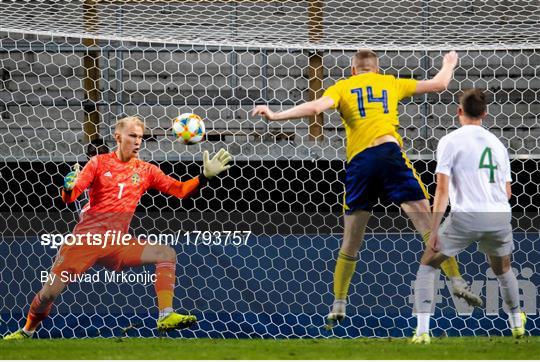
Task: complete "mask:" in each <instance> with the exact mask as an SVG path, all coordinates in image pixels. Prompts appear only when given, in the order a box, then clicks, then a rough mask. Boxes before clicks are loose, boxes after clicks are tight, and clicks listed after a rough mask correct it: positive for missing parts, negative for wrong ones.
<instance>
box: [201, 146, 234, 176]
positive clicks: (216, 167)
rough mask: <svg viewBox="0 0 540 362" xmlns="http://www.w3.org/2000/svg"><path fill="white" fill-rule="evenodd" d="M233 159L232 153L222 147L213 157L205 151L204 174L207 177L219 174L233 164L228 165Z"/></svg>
mask: <svg viewBox="0 0 540 362" xmlns="http://www.w3.org/2000/svg"><path fill="white" fill-rule="evenodd" d="M231 160H232V157H231V154H230V153H229V152H227V151H225V149H223V148H222V149H220V150H219V151H218V153H216V155H215V156H214V157H212V159H210V158H209V155H208V151H204V153H203V175H204V177H206V178H207V179H209V180H210V179H211V178H213V177H214V176H217V175H219V174H220V173H221V172H223V171H225V170H228V169H229V168H230V167H231V165H227V164H228V163H229V162H230V161H231Z"/></svg>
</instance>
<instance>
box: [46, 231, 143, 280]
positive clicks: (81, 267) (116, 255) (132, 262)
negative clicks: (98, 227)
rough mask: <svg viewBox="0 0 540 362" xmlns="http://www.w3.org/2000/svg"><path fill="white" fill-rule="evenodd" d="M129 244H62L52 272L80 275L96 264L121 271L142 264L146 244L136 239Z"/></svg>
mask: <svg viewBox="0 0 540 362" xmlns="http://www.w3.org/2000/svg"><path fill="white" fill-rule="evenodd" d="M127 244H129V245H107V246H105V247H104V248H103V247H102V246H101V245H62V247H61V248H60V250H59V251H58V254H57V256H56V260H55V262H54V264H53V266H52V268H51V273H53V274H55V275H62V272H66V273H68V274H70V275H72V274H73V275H79V274H82V273H84V272H86V271H87V270H88V269H90V268H91V267H92V266H94V265H96V264H97V265H101V266H104V267H106V268H107V269H110V270H114V271H120V270H122V269H124V268H128V267H133V266H139V265H141V255H142V253H143V250H144V248H145V247H146V245H144V244H143V243H140V242H139V241H138V240H136V239H131V240H129V241H128V242H127Z"/></svg>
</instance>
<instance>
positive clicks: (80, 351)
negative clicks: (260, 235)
mask: <svg viewBox="0 0 540 362" xmlns="http://www.w3.org/2000/svg"><path fill="white" fill-rule="evenodd" d="M408 341H409V340H408V339H368V338H360V339H308V340H300V339H296V340H294V339H293V340H267V339H258V340H253V339H241V340H234V339H225V340H223V339H213V340H212V339H168V338H163V339H160V338H123V339H118V338H117V339H102V338H96V339H50V340H37V339H33V340H26V341H2V340H0V358H1V359H538V356H540V337H529V338H525V339H523V340H519V341H516V340H514V339H512V338H511V337H493V338H488V337H463V338H442V339H438V338H434V339H432V342H431V344H430V345H412V344H409V342H408Z"/></svg>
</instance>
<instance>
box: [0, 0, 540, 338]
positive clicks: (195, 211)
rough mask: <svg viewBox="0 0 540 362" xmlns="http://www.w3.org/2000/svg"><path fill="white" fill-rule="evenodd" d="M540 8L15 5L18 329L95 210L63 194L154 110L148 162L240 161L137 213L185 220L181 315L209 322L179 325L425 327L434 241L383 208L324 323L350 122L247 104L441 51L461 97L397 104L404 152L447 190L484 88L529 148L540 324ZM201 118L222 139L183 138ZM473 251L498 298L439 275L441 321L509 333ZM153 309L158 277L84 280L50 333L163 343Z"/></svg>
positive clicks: (411, 64) (8, 254)
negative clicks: (65, 244)
mask: <svg viewBox="0 0 540 362" xmlns="http://www.w3.org/2000/svg"><path fill="white" fill-rule="evenodd" d="M539 11H540V9H539V6H538V4H537V3H535V2H529V1H512V2H510V1H458V2H455V1H454V2H451V1H429V2H428V1H399V2H398V1H395V2H392V1H385V2H382V1H381V2H362V1H356V2H350V3H349V2H338V1H294V2H293V1H289V2H287V1H285V2H281V1H280V2H277V1H276V2H262V1H261V2H257V1H236V2H229V1H192V2H176V1H129V2H121V1H3V2H2V6H1V7H0V16H1V17H2V24H1V28H0V79H1V81H0V140H1V142H0V173H1V175H2V177H0V190H1V191H0V196H1V197H0V211H1V215H2V218H1V219H0V229H1V230H2V231H1V233H2V241H1V242H0V273H1V275H2V278H1V279H0V300H1V301H2V303H1V304H0V305H1V306H2V307H1V309H0V314H1V318H2V321H3V322H4V323H2V324H1V325H0V334H5V333H6V332H7V331H8V330H10V331H13V330H15V329H17V328H18V326H20V324H21V321H22V320H23V319H24V317H25V313H26V312H27V310H28V309H27V308H28V304H29V302H30V300H31V298H32V296H33V294H32V293H33V292H34V291H37V290H38V289H39V287H40V282H39V273H40V272H41V271H43V270H48V269H49V268H50V265H51V264H52V260H53V259H52V258H53V257H54V255H55V252H56V250H55V249H52V248H50V247H48V246H43V245H41V244H40V243H39V241H38V239H37V236H39V235H41V234H43V233H51V232H58V233H65V232H68V231H70V229H71V228H72V226H73V224H74V222H75V220H76V218H77V208H76V207H75V206H69V207H66V206H65V205H63V204H62V203H61V201H60V200H59V197H58V187H59V185H61V184H62V180H63V176H64V175H65V174H66V173H67V172H68V171H69V169H70V166H71V165H72V164H73V163H74V162H76V161H78V162H81V163H84V162H85V161H86V160H87V159H88V155H89V154H91V153H95V152H97V151H98V149H100V148H103V147H107V148H110V149H112V148H113V147H114V145H115V142H114V138H113V136H112V127H113V125H114V123H115V122H116V120H117V119H118V118H120V117H123V116H125V115H139V116H141V117H142V118H143V119H144V121H145V123H146V126H147V130H146V132H145V145H144V148H143V150H142V151H141V158H142V159H144V160H147V161H150V162H153V163H156V164H158V165H159V166H160V167H161V168H162V169H163V170H164V171H165V172H166V173H167V174H171V175H173V176H175V177H177V178H181V179H186V178H189V177H193V176H196V175H197V174H199V173H200V170H201V159H202V151H204V150H209V151H210V152H212V153H213V152H216V151H217V150H219V149H220V148H222V147H224V148H227V149H228V150H229V152H231V153H232V154H233V156H234V159H235V164H234V167H233V168H231V170H230V171H229V173H228V175H227V176H225V177H223V178H221V179H220V180H219V181H217V184H215V185H213V186H212V187H211V188H206V189H204V190H203V191H202V193H201V195H200V196H198V197H196V198H194V199H188V200H182V201H179V200H177V199H173V198H168V197H165V196H163V195H160V194H156V193H149V194H147V195H145V196H144V197H143V199H142V200H141V205H140V207H139V208H138V210H137V214H136V217H135V218H134V220H133V223H132V229H133V233H134V234H140V233H146V234H148V233H151V232H155V233H175V232H177V231H178V230H181V238H180V240H179V241H178V242H177V244H176V245H174V248H175V249H176V250H177V252H178V255H179V256H178V267H177V282H178V285H179V287H178V288H177V289H176V294H175V307H177V308H178V309H179V310H188V311H192V312H194V313H196V314H197V315H198V317H199V319H200V320H201V322H200V323H199V325H198V326H197V327H196V328H195V329H192V330H189V331H183V332H181V334H180V335H182V336H186V337H192V336H200V337H205V336H210V337H260V336H263V337H321V336H322V337H326V336H338V337H355V336H399V337H403V336H408V335H410V334H411V333H412V329H413V327H414V323H415V322H414V319H413V318H412V299H410V294H411V283H412V281H413V280H414V275H415V273H416V268H417V265H418V264H417V261H418V258H419V255H420V252H421V249H422V243H421V241H420V238H419V236H418V235H415V234H413V233H412V229H411V227H410V226H411V225H409V224H408V222H407V219H406V217H405V216H404V215H401V214H400V213H399V209H398V208H397V207H396V206H395V205H378V206H377V208H376V212H375V216H374V217H372V219H371V221H370V224H369V230H368V237H367V241H366V246H365V247H364V248H363V250H362V251H361V254H360V260H361V263H359V269H358V273H357V274H356V275H355V277H354V278H353V282H352V285H353V286H352V290H351V295H350V307H349V309H348V314H349V315H350V316H351V318H350V319H349V320H347V321H346V322H345V324H343V325H341V326H338V327H337V328H335V329H334V330H333V331H331V332H328V331H326V330H324V329H323V328H321V326H322V325H323V324H324V321H323V317H324V316H325V315H326V313H327V312H328V306H329V305H330V304H331V302H332V293H331V283H332V272H331V271H332V270H333V268H334V263H335V261H334V258H335V255H336V253H337V249H338V248H339V243H340V240H341V233H342V232H343V229H342V225H341V223H340V217H341V216H340V213H341V201H342V197H343V186H342V184H341V182H340V181H341V180H342V179H343V176H344V172H343V170H344V159H345V148H344V129H343V127H342V125H341V120H340V118H339V114H337V113H335V112H334V113H327V114H325V115H324V117H323V118H322V120H319V121H320V123H319V125H320V126H319V128H318V127H317V124H315V123H314V122H313V121H312V120H311V121H310V120H304V121H294V122H284V123H281V122H278V123H267V122H265V121H262V120H260V119H255V118H253V117H251V116H250V115H249V113H250V111H251V110H252V109H253V107H254V105H256V104H270V106H271V107H272V108H273V109H275V110H277V109H286V108H289V107H291V106H293V105H296V104H300V103H302V102H304V101H306V100H309V99H312V97H313V96H314V95H320V94H321V92H322V90H323V89H325V88H326V87H328V86H329V85H331V84H333V83H334V82H335V81H337V80H339V79H341V78H344V77H347V76H349V75H350V57H351V55H352V54H353V53H354V51H355V49H357V48H358V47H364V46H368V47H372V48H375V49H377V51H378V54H379V56H380V66H381V71H382V72H383V73H385V74H393V75H396V76H400V77H406V78H411V77H413V78H416V79H426V78H428V77H432V76H434V75H435V74H436V72H437V71H438V69H440V65H441V61H442V55H443V54H444V53H445V50H444V49H447V48H456V49H458V50H459V55H460V63H459V66H458V68H457V69H456V72H455V77H454V80H453V81H452V82H451V83H450V87H449V89H448V90H447V91H445V92H443V93H441V94H438V95H428V96H420V97H414V98H413V99H410V100H408V101H406V102H404V103H402V104H401V105H400V108H399V111H400V130H399V132H400V133H401V134H402V136H403V137H404V142H405V151H406V153H407V154H408V155H409V157H410V158H411V159H413V160H414V166H415V168H416V169H417V170H418V171H419V173H420V175H421V178H422V180H423V181H424V183H425V184H426V185H427V186H428V188H429V190H430V191H431V193H432V194H433V191H434V183H433V171H434V166H435V162H434V151H435V149H436V145H437V142H438V140H439V139H440V138H441V137H442V136H444V135H445V134H447V133H448V132H451V131H452V130H454V129H456V128H457V126H458V124H457V120H456V117H455V114H456V99H457V95H458V94H459V93H460V91H461V90H463V89H466V88H470V87H479V88H482V89H485V90H486V93H487V95H488V101H489V105H488V107H489V108H488V110H489V115H488V118H487V119H486V126H487V127H489V129H490V131H491V132H493V133H494V134H495V135H497V136H498V137H499V138H500V139H501V141H503V143H504V144H505V145H506V146H507V147H508V148H509V150H510V154H511V159H512V172H513V178H514V180H515V181H514V185H513V192H514V198H513V199H512V200H511V201H512V206H513V210H514V224H515V226H516V231H517V233H516V248H517V250H516V253H515V255H514V260H515V264H514V266H515V267H517V270H516V274H517V275H518V279H519V282H520V287H521V294H522V300H523V306H524V309H525V310H526V311H527V312H528V313H529V314H530V323H531V324H530V325H529V326H530V327H529V329H530V331H531V333H533V334H538V333H539V327H538V319H537V318H536V314H537V311H538V308H537V303H538V297H537V289H538V285H540V280H539V277H538V275H539V273H538V263H539V261H540V255H539V253H538V248H536V247H535V245H536V244H537V241H538V240H537V236H538V231H537V230H538V227H537V225H538V224H537V223H538V205H540V198H539V196H538V195H539V193H538V185H537V183H536V182H535V181H534V180H535V179H538V174H539V168H538V161H537V159H538V158H540V157H539V155H540V149H539V144H538V139H539V136H540V129H539V127H538V116H537V115H538V114H540V95H539V94H540V82H539V81H538V79H540V77H539V76H538V71H539V70H538V69H539V68H538V66H539V64H540V53H539V51H538V49H539V47H538V40H537V36H536V37H535V35H537V34H535V31H536V33H537V30H535V29H538V25H539V19H540V17H539ZM89 38H91V39H89ZM185 112H194V113H197V114H199V115H201V116H202V117H203V118H204V119H205V124H206V127H207V131H208V136H207V140H206V141H204V142H202V143H200V144H197V145H193V146H184V145H182V144H180V142H178V141H176V140H175V139H174V138H173V136H172V134H171V132H170V127H171V120H172V118H174V117H176V116H177V115H179V114H181V113H185ZM83 202H84V201H83ZM197 230H199V231H212V232H214V231H244V230H250V231H251V233H252V234H251V236H250V238H249V239H248V240H247V241H246V245H243V244H242V245H233V244H229V245H224V241H221V242H218V241H217V239H216V238H215V237H214V238H213V239H211V240H210V241H209V242H207V241H203V240H200V242H199V243H198V244H197V245H193V243H191V244H189V243H188V241H187V237H188V236H190V237H191V238H193V237H194V236H195V234H190V235H188V236H186V235H184V233H185V232H193V231H197ZM220 235H221V234H220ZM192 241H193V239H192ZM458 259H459V261H460V264H461V265H462V272H463V273H464V275H465V276H466V278H467V279H468V280H471V281H472V282H473V284H472V285H473V290H475V291H478V292H480V293H481V294H482V295H483V297H484V298H485V300H486V304H487V308H486V309H485V310H475V311H472V310H470V309H468V308H467V307H466V306H464V305H463V304H461V302H459V301H457V300H454V298H453V297H452V296H451V295H450V293H449V292H448V288H447V286H446V283H445V282H444V280H443V279H442V278H441V280H440V283H439V284H440V285H439V286H440V289H439V292H438V297H437V298H438V299H437V300H438V303H437V309H436V328H435V331H434V332H435V333H436V334H439V333H442V331H443V330H444V331H445V332H446V333H448V334H449V335H470V334H490V335H499V334H502V333H504V332H505V331H506V330H507V326H506V322H505V319H504V315H500V314H499V307H500V305H501V300H500V298H499V295H498V289H497V285H496V279H495V278H494V276H493V273H491V272H490V271H489V270H488V272H487V275H486V270H487V268H488V267H487V265H486V263H485V258H484V256H483V255H482V254H480V253H478V252H476V251H474V250H471V249H468V251H466V252H464V253H463V254H461V255H460V257H459V258H458ZM100 270H101V269H94V270H93V271H92V273H99V272H100ZM144 270H150V271H151V270H152V268H151V267H148V268H145V269H144ZM154 305H155V301H154V291H153V287H152V285H144V284H142V283H122V282H120V283H106V282H101V283H77V284H74V285H72V286H70V288H69V289H68V290H67V291H66V292H65V293H64V294H62V297H61V299H60V300H59V301H58V303H57V307H56V310H54V311H53V314H52V318H50V319H48V320H47V321H46V322H45V324H44V328H42V329H41V330H40V331H39V333H38V335H39V336H41V337H49V336H63V337H73V336H96V335H102V336H111V335H119V334H121V333H122V330H123V329H124V328H126V327H129V326H131V328H128V330H127V333H129V334H132V335H142V336H151V335H155V330H154V327H155V316H156V312H157V310H156V308H155V307H154ZM456 308H457V309H456ZM456 310H457V312H456Z"/></svg>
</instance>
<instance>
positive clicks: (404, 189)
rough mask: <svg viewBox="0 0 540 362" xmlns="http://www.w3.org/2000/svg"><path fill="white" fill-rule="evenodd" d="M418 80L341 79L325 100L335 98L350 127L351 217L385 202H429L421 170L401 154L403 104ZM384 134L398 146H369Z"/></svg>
mask: <svg viewBox="0 0 540 362" xmlns="http://www.w3.org/2000/svg"><path fill="white" fill-rule="evenodd" d="M416 83H417V81H416V80H414V79H399V78H396V77H394V76H392V75H382V74H377V73H362V74H358V75H354V76H352V77H350V78H348V79H344V80H340V81H338V82H337V83H336V84H334V85H333V86H331V87H329V88H328V89H327V90H326V91H325V93H324V96H327V97H330V98H332V99H333V100H334V105H333V108H336V109H337V110H338V111H339V112H340V114H341V119H342V121H343V124H344V126H345V135H346V146H347V167H346V178H345V202H344V208H345V212H346V213H351V212H353V211H356V210H366V211H371V209H372V208H373V206H375V204H377V202H378V200H379V199H380V200H381V201H382V202H384V203H390V202H395V203H396V204H398V205H399V204H401V203H403V202H406V201H414V200H422V199H426V198H428V194H427V191H426V189H425V187H424V185H423V184H422V181H421V180H420V178H419V177H418V175H417V174H416V171H415V170H414V168H413V167H412V165H411V162H410V161H409V160H408V159H407V156H405V154H404V153H403V152H402V151H401V147H403V141H402V139H401V136H400V135H399V134H398V132H397V128H398V125H399V121H398V102H399V101H400V100H401V99H403V98H407V97H411V96H412V95H413V94H414V92H415V90H416ZM385 135H391V136H393V137H394V138H395V139H396V140H397V141H398V142H399V146H398V145H397V144H395V143H392V142H389V143H383V144H381V145H378V146H375V147H370V145H371V144H372V142H373V141H374V140H375V139H377V138H379V137H381V136H385Z"/></svg>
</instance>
